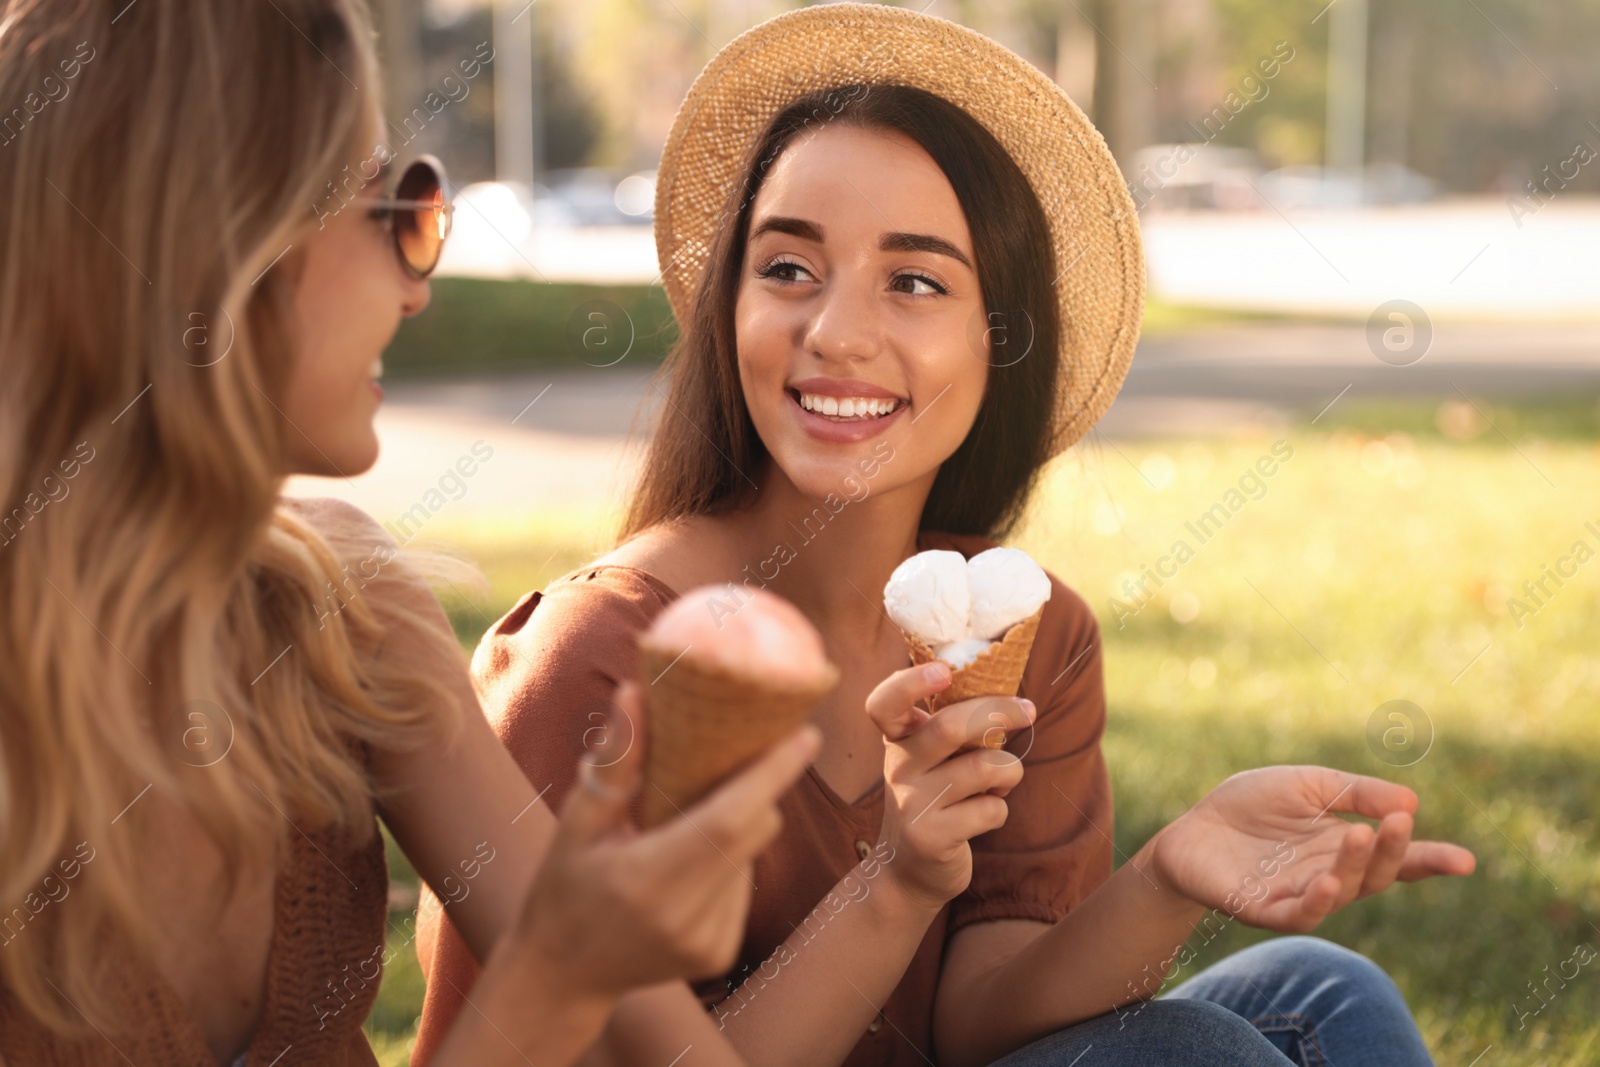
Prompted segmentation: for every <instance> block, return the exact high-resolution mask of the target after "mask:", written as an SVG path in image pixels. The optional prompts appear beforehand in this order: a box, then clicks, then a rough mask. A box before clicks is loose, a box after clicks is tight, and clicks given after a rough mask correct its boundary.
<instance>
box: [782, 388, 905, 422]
mask: <svg viewBox="0 0 1600 1067" xmlns="http://www.w3.org/2000/svg"><path fill="white" fill-rule="evenodd" d="M800 406H801V407H803V408H805V409H806V410H807V411H814V412H816V413H818V414H820V415H832V416H834V417H835V418H840V419H876V418H882V417H883V416H884V415H887V414H889V413H890V412H892V411H894V410H895V409H896V408H898V407H899V406H900V401H899V400H892V399H887V400H886V399H880V398H877V397H865V396H847V397H843V398H839V397H832V396H822V395H820V394H817V393H801V394H800Z"/></svg>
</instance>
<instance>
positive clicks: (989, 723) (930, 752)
mask: <svg viewBox="0 0 1600 1067" xmlns="http://www.w3.org/2000/svg"><path fill="white" fill-rule="evenodd" d="M1037 715H1038V713H1037V711H1036V710H1035V709H1034V706H1033V702H1032V701H1031V700H1025V699H1019V698H1017V697H978V698H976V699H973V700H963V701H961V702H960V703H957V704H951V705H950V706H949V707H946V708H941V709H939V712H938V714H936V715H934V716H933V718H931V719H929V720H928V721H927V722H926V723H924V724H923V725H922V726H920V727H919V728H918V729H917V730H916V731H915V732H914V733H913V734H911V735H910V736H909V737H907V738H906V739H905V740H904V741H902V742H901V747H903V748H904V749H905V750H906V753H907V755H908V757H909V759H908V760H907V763H906V766H905V767H904V769H903V773H909V774H925V773H927V772H928V771H929V770H932V769H933V768H934V767H936V766H938V765H939V764H940V763H943V762H944V761H945V760H947V759H949V758H950V757H951V756H952V755H954V754H955V753H957V752H959V751H961V750H962V749H963V748H988V749H997V748H1000V747H1001V746H1002V745H1004V744H1005V740H1006V734H1008V733H1010V732H1013V731H1017V730H1024V729H1026V728H1027V727H1028V726H1029V725H1031V724H1032V723H1033V721H1034V719H1035V718H1036V717H1037Z"/></svg>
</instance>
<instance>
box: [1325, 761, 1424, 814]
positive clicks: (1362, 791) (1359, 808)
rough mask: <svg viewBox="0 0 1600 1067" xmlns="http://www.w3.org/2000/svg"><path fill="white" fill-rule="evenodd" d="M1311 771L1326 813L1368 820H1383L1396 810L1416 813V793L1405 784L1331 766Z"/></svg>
mask: <svg viewBox="0 0 1600 1067" xmlns="http://www.w3.org/2000/svg"><path fill="white" fill-rule="evenodd" d="M1311 770H1312V771H1313V772H1314V775H1313V781H1314V782H1315V783H1316V790H1317V792H1318V793H1319V794H1321V796H1320V800H1319V802H1320V803H1321V804H1322V805H1323V810H1324V812H1335V811H1345V812H1351V813H1353V814H1356V815H1362V816H1365V817H1366V818H1368V819H1382V818H1383V817H1384V816H1386V815H1390V814H1392V813H1394V812H1397V811H1398V812H1405V813H1406V814H1408V815H1414V814H1416V811H1417V794H1416V793H1414V792H1412V791H1411V790H1410V789H1407V788H1406V787H1405V786H1403V785H1399V784H1397V783H1395V782H1386V781H1384V780H1383V779H1382V778H1372V777H1369V776H1368V775H1365V774H1347V773H1345V772H1344V771H1336V770H1332V769H1330V768H1328V767H1315V768H1311Z"/></svg>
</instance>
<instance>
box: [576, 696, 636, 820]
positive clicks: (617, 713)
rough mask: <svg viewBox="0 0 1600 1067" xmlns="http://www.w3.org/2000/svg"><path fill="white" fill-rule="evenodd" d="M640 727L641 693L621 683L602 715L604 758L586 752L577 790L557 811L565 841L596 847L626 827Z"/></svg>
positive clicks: (633, 790)
mask: <svg viewBox="0 0 1600 1067" xmlns="http://www.w3.org/2000/svg"><path fill="white" fill-rule="evenodd" d="M643 722H644V694H643V691H642V690H641V689H640V687H639V684H638V683H637V682H623V683H622V684H621V685H619V686H618V687H617V694H616V700H615V702H614V703H613V705H612V707H611V709H610V710H609V711H608V712H607V714H606V722H605V726H604V731H605V735H606V737H607V739H608V740H607V743H605V745H604V748H605V750H606V752H607V753H608V754H607V755H604V756H601V755H598V754H597V753H595V752H587V753H585V754H584V756H583V758H582V759H580V760H579V761H578V782H577V787H576V788H574V789H572V790H569V791H568V793H567V798H566V801H565V802H564V803H563V804H562V806H561V834H562V836H563V837H566V838H568V839H570V840H573V841H578V842H586V841H594V840H596V839H598V838H600V837H602V836H604V835H605V834H606V833H608V832H610V831H612V830H614V829H616V828H617V827H619V826H623V825H625V824H626V823H627V821H628V817H629V816H628V807H629V804H630V803H631V802H632V800H633V797H634V794H636V793H637V792H638V791H639V781H640V778H641V777H642V774H643V772H642V770H641V768H642V766H643V758H644V755H643V753H642V752H641V751H640V748H641V746H640V745H638V744H635V743H634V740H635V739H636V738H638V737H639V736H640V731H641V728H642V726H643ZM612 741H615V742H616V743H611V742H612ZM619 748H620V753H619V752H618V751H617V750H618V749H619Z"/></svg>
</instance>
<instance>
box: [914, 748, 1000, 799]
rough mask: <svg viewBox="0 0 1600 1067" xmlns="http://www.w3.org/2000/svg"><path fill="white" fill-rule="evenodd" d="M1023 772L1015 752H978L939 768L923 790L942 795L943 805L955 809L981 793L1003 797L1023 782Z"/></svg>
mask: <svg viewBox="0 0 1600 1067" xmlns="http://www.w3.org/2000/svg"><path fill="white" fill-rule="evenodd" d="M1022 772H1023V765H1022V761H1021V760H1019V759H1018V758H1017V757H1015V756H1013V755H1012V754H1011V753H1009V752H995V751H992V750H990V749H976V750H972V751H968V752H963V753H961V754H960V755H958V756H955V757H953V758H951V759H948V760H946V761H945V762H944V763H942V764H940V765H939V766H938V767H935V768H934V769H933V770H932V771H930V772H928V775H927V777H926V778H925V779H924V781H923V783H922V785H921V786H920V788H921V789H922V791H924V792H927V793H929V795H938V794H942V795H943V803H942V805H941V806H943V807H951V806H953V805H955V804H957V803H959V802H960V801H962V800H965V799H966V798H967V797H971V796H976V795H978V794H980V793H990V792H992V793H994V794H995V796H997V797H1003V796H1005V795H1006V794H1007V793H1009V792H1011V790H1012V789H1014V788H1016V786H1017V783H1018V782H1020V781H1022Z"/></svg>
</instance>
